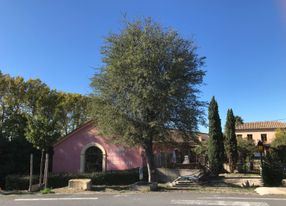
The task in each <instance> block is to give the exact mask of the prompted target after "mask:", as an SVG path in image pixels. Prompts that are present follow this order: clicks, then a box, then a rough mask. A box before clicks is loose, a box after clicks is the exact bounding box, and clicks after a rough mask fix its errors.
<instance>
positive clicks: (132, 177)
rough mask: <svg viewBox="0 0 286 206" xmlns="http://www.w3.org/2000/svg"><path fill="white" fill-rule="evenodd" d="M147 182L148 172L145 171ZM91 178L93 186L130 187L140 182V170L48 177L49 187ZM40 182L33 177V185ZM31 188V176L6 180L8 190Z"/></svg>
mask: <svg viewBox="0 0 286 206" xmlns="http://www.w3.org/2000/svg"><path fill="white" fill-rule="evenodd" d="M144 174H145V175H144V176H145V177H144V178H145V180H146V175H147V171H146V169H145V171H144ZM78 178H89V179H91V181H92V184H93V185H128V184H132V183H134V182H137V181H139V172H138V169H132V170H125V171H110V172H105V173H103V172H100V173H83V174H75V173H60V174H50V175H49V177H48V187H51V188H59V187H66V186H67V185H68V181H69V180H70V179H78ZM37 182H38V177H37V176H34V177H33V183H34V184H36V183H37ZM28 187H29V176H19V175H8V176H6V178H5V189H6V190H26V189H28Z"/></svg>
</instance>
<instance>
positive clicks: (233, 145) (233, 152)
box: [224, 109, 238, 172]
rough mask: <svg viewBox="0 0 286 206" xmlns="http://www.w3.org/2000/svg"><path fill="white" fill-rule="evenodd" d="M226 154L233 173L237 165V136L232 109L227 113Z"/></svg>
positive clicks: (225, 131)
mask: <svg viewBox="0 0 286 206" xmlns="http://www.w3.org/2000/svg"><path fill="white" fill-rule="evenodd" d="M224 135H225V152H226V156H227V159H228V163H229V167H230V172H233V171H234V170H235V168H236V163H237V157H238V154H237V140H236V135H235V117H234V115H233V111H232V109H229V110H228V111H227V117H226V123H225V130H224Z"/></svg>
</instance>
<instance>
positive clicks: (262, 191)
mask: <svg viewBox="0 0 286 206" xmlns="http://www.w3.org/2000/svg"><path fill="white" fill-rule="evenodd" d="M255 192H256V193H258V194H259V195H286V187H258V188H256V189H255Z"/></svg>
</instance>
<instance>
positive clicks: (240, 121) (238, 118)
mask: <svg viewBox="0 0 286 206" xmlns="http://www.w3.org/2000/svg"><path fill="white" fill-rule="evenodd" d="M234 118H235V126H236V127H237V126H238V125H240V124H243V119H242V118H241V117H240V116H237V115H236V116H235V117H234Z"/></svg>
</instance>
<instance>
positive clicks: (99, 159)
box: [80, 142, 106, 172]
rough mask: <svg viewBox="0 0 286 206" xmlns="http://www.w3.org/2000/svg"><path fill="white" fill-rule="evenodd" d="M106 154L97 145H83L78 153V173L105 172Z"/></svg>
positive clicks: (92, 143) (93, 143)
mask: <svg viewBox="0 0 286 206" xmlns="http://www.w3.org/2000/svg"><path fill="white" fill-rule="evenodd" d="M105 171H106V152H105V149H104V148H103V147H102V146H101V145H100V144H98V143H95V142H91V143H89V144H87V145H85V146H84V147H83V148H82V150H81V153H80V172H105Z"/></svg>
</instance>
